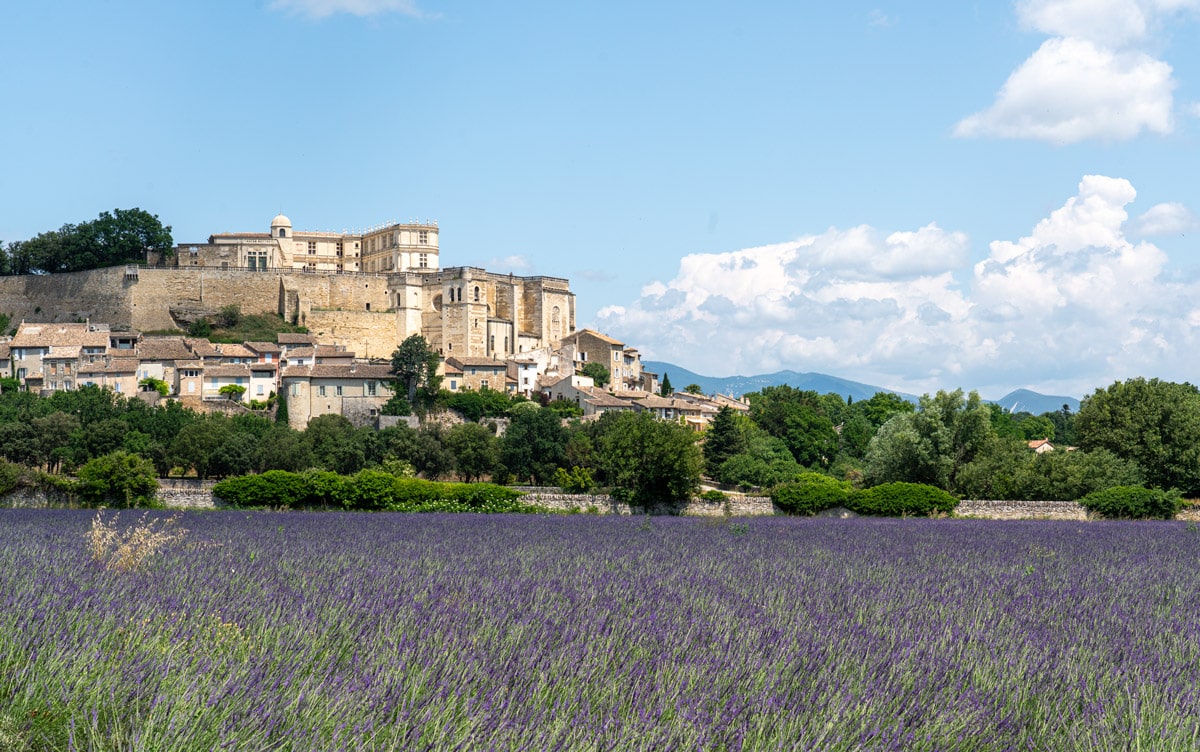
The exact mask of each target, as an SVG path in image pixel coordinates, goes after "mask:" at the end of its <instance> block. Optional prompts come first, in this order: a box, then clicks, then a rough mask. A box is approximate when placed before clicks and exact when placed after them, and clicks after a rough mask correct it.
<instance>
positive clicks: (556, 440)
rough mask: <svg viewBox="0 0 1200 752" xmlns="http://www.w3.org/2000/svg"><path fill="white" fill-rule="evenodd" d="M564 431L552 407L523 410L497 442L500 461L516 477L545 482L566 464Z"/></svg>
mask: <svg viewBox="0 0 1200 752" xmlns="http://www.w3.org/2000/svg"><path fill="white" fill-rule="evenodd" d="M566 447H567V431H566V429H565V428H563V425H562V419H561V418H560V417H559V414H558V413H557V412H555V411H554V410H550V409H547V408H542V409H540V410H529V411H526V410H522V411H521V412H519V413H517V414H516V415H514V416H513V417H512V422H510V423H509V424H508V430H506V431H505V432H504V438H503V439H502V440H501V443H500V462H501V464H503V465H504V467H505V468H506V469H507V470H508V471H509V472H510V473H512V474H513V475H515V476H517V477H518V478H529V479H532V480H533V482H534V483H536V484H538V485H546V484H548V483H549V482H550V481H551V480H553V478H554V471H555V470H556V469H557V468H559V467H563V466H565V465H566V464H567V456H566Z"/></svg>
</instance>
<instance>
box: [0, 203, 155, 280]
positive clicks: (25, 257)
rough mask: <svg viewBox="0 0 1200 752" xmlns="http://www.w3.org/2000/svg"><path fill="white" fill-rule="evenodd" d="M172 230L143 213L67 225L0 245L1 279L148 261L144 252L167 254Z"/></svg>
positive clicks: (116, 211) (122, 211) (113, 214)
mask: <svg viewBox="0 0 1200 752" xmlns="http://www.w3.org/2000/svg"><path fill="white" fill-rule="evenodd" d="M174 247H175V241H174V240H173V239H172V237H171V228H170V226H165V225H163V223H162V222H160V221H159V219H158V216H157V215H154V214H151V213H149V212H147V211H144V210H142V209H138V208H133V209H113V210H112V211H111V212H107V211H106V212H101V213H100V216H98V217H97V218H96V219H93V220H88V221H84V222H80V223H78V224H70V223H68V224H65V225H63V226H62V227H60V228H58V229H57V230H49V231H47V232H42V233H39V234H38V235H36V236H35V237H32V238H29V239H28V240H17V241H12V242H10V243H8V244H7V245H6V244H4V243H0V275H14V274H57V273H60V272H78V271H85V270H87V269H100V268H103V267H106V266H118V265H120V264H136V263H140V262H144V261H145V260H146V252H147V251H153V252H156V253H160V254H164V255H169V254H171V253H173V252H174Z"/></svg>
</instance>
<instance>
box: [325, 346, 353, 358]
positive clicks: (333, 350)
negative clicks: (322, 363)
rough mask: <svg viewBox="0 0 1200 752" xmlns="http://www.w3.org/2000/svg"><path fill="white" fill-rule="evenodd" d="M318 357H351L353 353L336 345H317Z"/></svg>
mask: <svg viewBox="0 0 1200 752" xmlns="http://www.w3.org/2000/svg"><path fill="white" fill-rule="evenodd" d="M317 357H318V358H353V357H354V353H352V352H350V351H349V350H343V349H341V348H339V347H337V346H336V345H317Z"/></svg>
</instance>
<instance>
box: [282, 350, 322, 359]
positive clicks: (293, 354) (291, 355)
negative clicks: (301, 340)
mask: <svg viewBox="0 0 1200 752" xmlns="http://www.w3.org/2000/svg"><path fill="white" fill-rule="evenodd" d="M316 354H317V348H315V347H293V348H290V349H288V351H287V355H286V356H284V357H286V358H287V359H288V360H295V359H296V358H312V357H314V356H316Z"/></svg>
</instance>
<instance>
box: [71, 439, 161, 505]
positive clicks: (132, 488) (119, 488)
mask: <svg viewBox="0 0 1200 752" xmlns="http://www.w3.org/2000/svg"><path fill="white" fill-rule="evenodd" d="M78 477H79V493H80V495H81V496H82V497H83V498H84V500H85V501H86V502H87V503H88V504H90V505H91V506H99V505H101V504H103V505H105V506H113V507H136V506H142V505H145V504H150V503H152V502H153V501H154V494H155V492H156V491H157V490H158V478H157V475H156V473H155V471H154V465H153V464H152V463H151V462H150V461H149V460H147V459H145V458H143V457H139V456H137V455H136V454H130V453H129V452H125V451H116V452H113V453H111V454H106V455H103V456H101V457H96V458H94V459H91V460H88V461H87V462H86V463H85V464H84V465H83V467H81V468H79V473H78Z"/></svg>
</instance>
